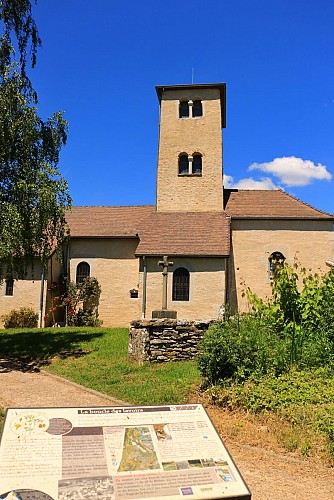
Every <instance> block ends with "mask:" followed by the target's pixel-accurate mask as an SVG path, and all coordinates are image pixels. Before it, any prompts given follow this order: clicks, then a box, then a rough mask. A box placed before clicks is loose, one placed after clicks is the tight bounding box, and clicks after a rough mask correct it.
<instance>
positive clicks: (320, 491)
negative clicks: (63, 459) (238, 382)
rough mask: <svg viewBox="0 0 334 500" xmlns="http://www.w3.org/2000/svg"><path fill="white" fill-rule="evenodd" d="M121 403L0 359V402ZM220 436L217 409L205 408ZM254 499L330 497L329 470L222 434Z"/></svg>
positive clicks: (333, 480)
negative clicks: (233, 440)
mask: <svg viewBox="0 0 334 500" xmlns="http://www.w3.org/2000/svg"><path fill="white" fill-rule="evenodd" d="M120 404H123V405H124V404H125V403H122V402H121V401H118V400H116V399H113V398H111V397H109V396H106V395H104V394H101V393H98V392H96V391H92V390H90V389H86V388H84V387H82V386H79V385H77V384H73V383H71V382H68V381H64V380H63V379H60V378H59V377H55V376H53V375H49V374H46V373H44V372H38V371H34V367H31V366H30V367H29V366H28V367H25V366H20V365H19V364H13V363H12V362H8V360H1V359H0V406H2V407H43V406H59V407H62V406H86V405H87V406H91V405H95V406H106V405H108V406H118V405H120ZM208 412H209V415H210V417H211V418H212V420H213V422H214V424H215V426H216V428H217V429H218V431H219V432H220V434H221V435H222V436H223V438H224V430H223V427H224V422H223V419H222V418H221V414H220V413H219V410H218V409H212V408H210V407H209V408H208ZM224 441H225V443H226V445H227V447H228V449H229V451H230V453H231V455H232V457H233V459H234V461H235V463H236V464H237V466H238V468H239V470H240V472H241V473H242V475H243V477H244V479H245V481H246V482H247V484H248V486H249V488H250V490H251V492H252V499H253V500H270V499H275V500H333V499H334V469H330V468H325V467H321V466H319V465H316V464H312V463H311V462H310V463H308V462H302V461H298V460H293V459H291V458H288V457H284V456H281V455H277V454H274V453H270V452H267V451H264V450H260V449H258V448H251V447H247V446H245V445H238V444H236V443H233V442H230V441H229V440H227V439H224Z"/></svg>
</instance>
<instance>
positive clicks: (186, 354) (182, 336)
mask: <svg viewBox="0 0 334 500" xmlns="http://www.w3.org/2000/svg"><path fill="white" fill-rule="evenodd" d="M212 322H213V321H212V320H203V321H185V320H171V319H154V320H136V321H132V322H131V326H130V330H129V349H128V352H129V358H130V360H132V361H135V362H137V363H139V364H142V363H144V362H145V361H150V362H153V363H154V362H155V363H162V362H164V361H182V360H185V359H191V358H194V357H195V356H196V354H197V345H198V342H199V341H200V340H201V338H202V337H203V334H204V332H205V331H206V330H207V329H208V327H209V325H210V324H211V323H212Z"/></svg>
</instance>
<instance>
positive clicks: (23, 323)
mask: <svg viewBox="0 0 334 500" xmlns="http://www.w3.org/2000/svg"><path fill="white" fill-rule="evenodd" d="M1 319H2V321H3V323H4V327H5V328H37V326H38V313H36V312H35V311H34V310H33V309H31V308H29V307H21V308H20V309H13V310H12V311H10V312H9V313H8V314H4V315H3V316H1Z"/></svg>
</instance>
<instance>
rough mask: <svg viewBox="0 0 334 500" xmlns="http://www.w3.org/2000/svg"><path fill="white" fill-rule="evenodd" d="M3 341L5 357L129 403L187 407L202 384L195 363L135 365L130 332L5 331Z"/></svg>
mask: <svg viewBox="0 0 334 500" xmlns="http://www.w3.org/2000/svg"><path fill="white" fill-rule="evenodd" d="M0 339H1V352H2V353H3V354H4V355H10V356H12V357H15V358H17V359H21V360H26V361H29V362H31V361H35V362H37V363H39V364H42V365H43V368H44V369H45V370H47V371H49V372H50V373H53V374H55V375H59V376H61V377H64V378H68V379H70V380H72V381H74V382H77V383H78V384H82V385H84V386H86V387H90V388H92V389H95V390H98V391H101V392H103V393H105V394H109V395H110V396H114V397H115V398H117V399H121V400H123V401H126V402H129V403H134V404H167V403H168V404H174V403H175V404H177V403H184V402H186V401H188V399H189V395H190V393H191V391H192V390H193V389H194V388H195V387H198V385H199V384H200V382H201V378H200V376H199V373H198V370H197V365H196V362H195V361H187V362H175V363H162V364H151V365H148V364H146V365H143V366H138V365H136V364H134V363H131V362H130V361H129V360H128V355H127V345H128V330H127V329H124V328H113V329H111V328H75V327H73V328H45V329H43V330H39V329H31V330H5V331H4V332H3V333H2V332H1V337H0Z"/></svg>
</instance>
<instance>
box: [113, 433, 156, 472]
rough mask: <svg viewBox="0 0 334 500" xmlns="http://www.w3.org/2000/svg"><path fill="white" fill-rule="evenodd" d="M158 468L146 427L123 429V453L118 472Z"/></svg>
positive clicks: (150, 437)
mask: <svg viewBox="0 0 334 500" xmlns="http://www.w3.org/2000/svg"><path fill="white" fill-rule="evenodd" d="M151 469H160V465H159V461H158V457H157V454H156V452H155V449H154V445H153V440H152V436H151V433H150V430H149V428H148V427H130V428H127V429H125V435H124V447H123V454H122V460H121V463H120V466H119V468H118V472H125V471H132V470H151Z"/></svg>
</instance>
